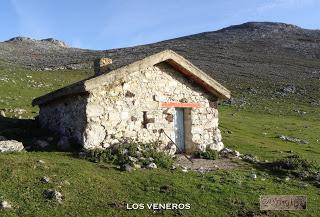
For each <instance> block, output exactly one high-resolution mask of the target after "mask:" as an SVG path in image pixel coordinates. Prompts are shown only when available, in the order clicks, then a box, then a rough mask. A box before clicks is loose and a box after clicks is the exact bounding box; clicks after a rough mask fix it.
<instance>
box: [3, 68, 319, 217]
mask: <svg viewBox="0 0 320 217" xmlns="http://www.w3.org/2000/svg"><path fill="white" fill-rule="evenodd" d="M90 74H91V73H90V72H86V71H68V70H66V71H58V72H30V71H27V70H21V69H12V70H9V69H8V68H7V67H0V79H1V80H0V109H10V108H11V109H14V108H21V109H24V110H26V112H23V113H22V114H21V117H20V118H22V119H29V118H32V117H34V116H35V115H36V114H37V108H33V107H31V105H30V103H31V100H32V99H33V98H34V97H37V96H40V95H42V94H44V93H46V92H49V91H51V90H54V89H57V88H59V87H61V86H64V85H67V84H68V83H72V82H74V81H77V80H80V79H83V78H85V77H87V76H89V75H90ZM259 97H260V98H259ZM254 100H255V102H256V103H257V105H256V106H248V107H244V108H242V107H241V108H240V107H237V106H221V107H220V120H221V123H220V129H221V131H222V133H223V140H224V143H225V145H226V146H227V147H231V148H234V149H236V150H238V151H240V153H250V154H253V155H256V156H258V158H259V159H261V160H269V161H270V160H274V159H279V158H282V157H284V156H288V155H289V154H292V153H295V154H298V155H299V156H302V157H303V158H305V159H307V160H310V161H314V163H315V164H316V165H318V166H320V157H319V156H320V142H319V140H320V138H319V132H320V125H319V121H320V118H319V107H312V106H310V105H308V104H307V103H305V102H301V103H300V104H297V102H296V101H293V100H292V99H290V98H289V99H287V100H286V101H284V102H281V103H280V104H279V103H278V102H277V100H276V99H275V100H268V101H267V100H265V99H264V97H263V96H254ZM266 107H268V109H267V110H266V109H265V108H266ZM297 107H298V108H299V109H302V110H303V111H306V112H307V113H306V115H300V114H297V113H296V112H293V109H295V108H297ZM270 108H271V109H270ZM6 115H7V118H0V135H4V136H7V137H9V138H13V139H18V140H21V141H24V142H26V143H30V142H32V138H31V137H32V136H40V135H41V133H42V132H41V131H40V132H39V131H38V129H31V130H30V126H31V125H30V121H28V120H18V119H17V118H18V117H17V116H15V113H14V112H10V111H8V112H6ZM279 134H284V135H290V136H295V137H298V138H301V139H305V140H307V141H308V142H309V143H308V144H305V145H299V144H295V143H290V142H284V141H281V140H280V139H279V138H276V136H277V135H279ZM38 160H43V161H44V162H45V163H44V164H41V163H38ZM252 173H256V174H257V177H258V178H257V179H255V180H254V179H252V178H251V174H252ZM43 176H48V177H50V179H51V181H50V182H49V183H47V184H45V183H42V182H41V181H40V179H41V177H43ZM163 186H166V189H168V190H167V191H165V192H162V191H161V190H160V189H161V187H163ZM48 188H52V189H56V190H58V191H60V192H61V193H62V194H63V195H64V197H65V198H64V202H63V204H58V203H55V202H53V201H49V200H46V199H45V197H44V195H43V192H44V190H45V189H48ZM264 194H299V195H307V197H308V204H307V210H306V211H291V212H289V211H274V212H269V211H268V212H261V211H259V197H260V195H264ZM1 200H8V201H10V203H11V204H12V205H13V209H11V210H0V216H254V215H255V216H318V215H319V213H320V208H319V202H320V189H319V188H316V187H315V186H313V185H312V184H310V183H307V182H302V181H300V180H297V179H290V180H289V181H285V179H284V178H283V177H278V176H275V175H271V174H269V173H268V171H263V170H259V169H257V168H254V167H252V166H251V165H249V164H242V166H241V167H239V168H235V169H232V170H228V171H217V172H210V173H206V174H200V173H196V172H188V173H183V172H181V171H178V170H172V171H170V170H162V169H156V170H138V171H133V172H131V173H126V172H121V171H119V170H117V169H116V168H114V167H113V166H111V165H107V164H95V163H91V162H88V161H85V160H81V159H78V158H76V157H74V155H73V154H72V153H59V152H25V153H16V154H0V201H1ZM168 202H170V203H190V204H191V209H190V210H179V211H177V210H174V211H173V210H167V211H164V212H162V213H158V212H156V213H153V212H152V211H150V210H148V209H145V210H138V211H128V210H126V204H127V203H129V204H132V203H168Z"/></svg>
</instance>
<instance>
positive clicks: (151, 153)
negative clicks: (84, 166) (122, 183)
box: [84, 143, 174, 169]
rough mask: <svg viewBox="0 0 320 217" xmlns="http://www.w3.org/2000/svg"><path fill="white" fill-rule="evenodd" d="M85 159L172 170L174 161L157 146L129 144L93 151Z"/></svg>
mask: <svg viewBox="0 0 320 217" xmlns="http://www.w3.org/2000/svg"><path fill="white" fill-rule="evenodd" d="M84 158H85V159H87V160H89V161H91V162H96V163H112V164H115V165H119V166H124V165H130V166H132V167H136V168H139V167H148V166H150V164H153V165H154V164H155V165H156V167H161V168H167V169H168V168H171V167H172V165H173V163H174V159H173V157H172V156H169V155H168V154H166V153H165V152H163V151H159V150H158V149H157V148H156V145H155V144H151V143H149V144H140V143H127V144H121V145H115V146H113V147H110V148H107V149H92V150H87V151H85V152H84Z"/></svg>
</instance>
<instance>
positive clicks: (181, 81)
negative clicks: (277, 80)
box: [39, 62, 223, 154]
mask: <svg viewBox="0 0 320 217" xmlns="http://www.w3.org/2000/svg"><path fill="white" fill-rule="evenodd" d="M170 102H171V104H170ZM172 102H174V103H172ZM180 104H181V105H182V106H183V105H188V106H187V107H186V108H184V117H185V122H184V127H185V152H187V153H191V152H193V151H196V150H202V151H205V150H206V149H215V150H221V149H222V148H223V143H222V141H221V139H222V138H221V133H220V130H219V128H218V110H217V104H218V97H217V96H214V95H213V94H211V93H209V92H208V91H207V90H205V89H204V88H203V87H202V86H201V85H199V84H196V83H195V82H194V81H193V80H192V79H190V78H187V77H186V76H183V75H182V73H181V72H179V71H178V70H177V69H176V68H174V67H172V66H171V65H170V64H168V63H166V62H160V63H158V64H155V65H152V66H149V67H145V68H144V67H142V68H138V70H135V71H133V72H130V73H128V74H127V75H126V76H122V77H121V79H118V80H116V81H115V82H112V83H107V84H104V85H98V86H97V87H95V88H93V89H91V90H89V91H86V92H83V93H81V94H77V95H70V96H67V97H63V98H58V99H56V100H52V101H49V102H47V103H43V104H41V105H39V106H40V114H39V120H40V124H41V126H42V127H46V128H49V129H50V130H52V131H54V132H56V133H58V134H59V135H60V136H64V137H67V138H70V139H72V140H73V141H74V142H75V143H77V144H80V145H82V146H83V147H84V148H86V149H93V148H108V147H110V146H112V145H115V144H121V143H124V142H142V143H149V142H153V143H157V144H159V147H160V148H161V149H164V150H166V151H168V152H169V153H170V154H173V153H175V152H176V147H175V145H173V142H172V141H175V136H176V135H175V134H176V130H175V115H176V114H175V112H176V109H175V107H174V105H180ZM172 105H173V106H172ZM190 105H191V106H190ZM167 135H168V136H167ZM168 137H170V138H168Z"/></svg>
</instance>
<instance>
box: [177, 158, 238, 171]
mask: <svg viewBox="0 0 320 217" xmlns="http://www.w3.org/2000/svg"><path fill="white" fill-rule="evenodd" d="M192 161H193V163H192V162H191V161H190V160H188V159H187V158H186V157H185V156H184V155H177V160H176V162H175V166H176V167H178V168H185V169H188V170H193V171H203V172H208V171H215V170H220V169H222V170H228V169H234V168H236V167H239V166H240V165H241V162H240V161H239V160H234V159H227V158H225V159H218V160H206V159H198V158H192Z"/></svg>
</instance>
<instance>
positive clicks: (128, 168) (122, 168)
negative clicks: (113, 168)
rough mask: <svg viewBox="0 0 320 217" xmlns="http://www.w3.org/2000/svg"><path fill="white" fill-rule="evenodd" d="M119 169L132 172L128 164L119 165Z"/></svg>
mask: <svg viewBox="0 0 320 217" xmlns="http://www.w3.org/2000/svg"><path fill="white" fill-rule="evenodd" d="M120 169H121V170H122V171H127V172H131V171H133V167H132V166H130V165H129V164H125V165H121V166H120Z"/></svg>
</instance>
